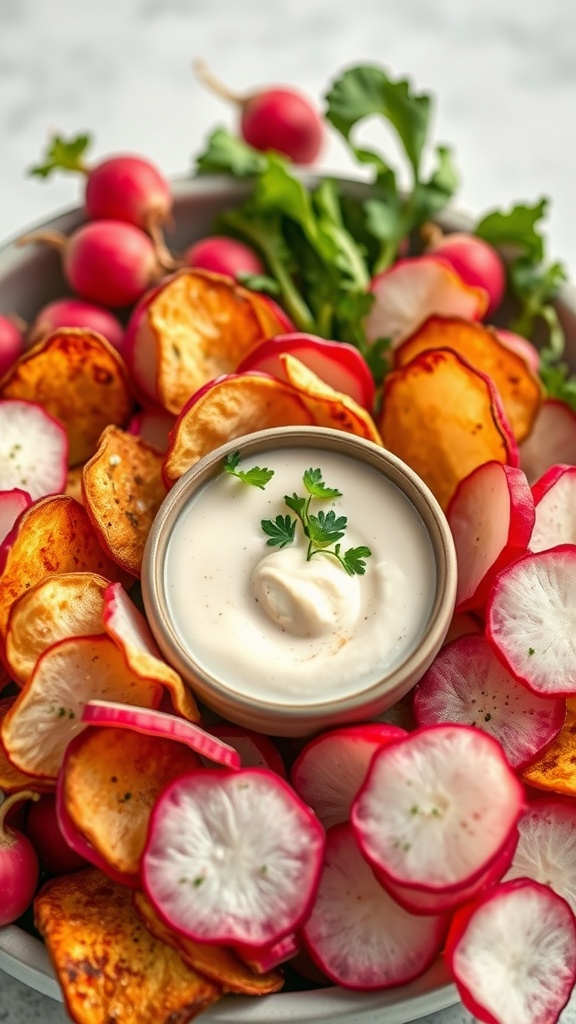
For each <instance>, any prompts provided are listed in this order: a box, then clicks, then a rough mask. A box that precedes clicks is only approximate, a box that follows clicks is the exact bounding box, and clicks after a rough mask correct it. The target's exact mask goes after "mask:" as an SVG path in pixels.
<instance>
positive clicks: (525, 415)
mask: <svg viewBox="0 0 576 1024" xmlns="http://www.w3.org/2000/svg"><path fill="white" fill-rule="evenodd" d="M437 348H449V349H451V350H452V351H453V352H456V353H457V354H458V355H459V356H461V357H462V359H465V360H466V362H467V363H470V365H471V366H473V367H474V369H475V370H480V372H481V373H485V374H486V375H487V376H488V377H490V380H491V381H492V382H493V384H494V385H495V387H496V390H497V391H498V394H499V395H500V398H501V399H502V405H503V406H504V412H505V413H506V416H507V417H508V420H509V422H510V426H511V427H512V432H513V434H514V437H515V438H516V441H517V442H518V444H520V442H521V441H523V440H524V438H525V437H527V436H528V434H529V433H530V431H531V429H532V426H533V424H534V422H535V420H536V416H537V414H538V410H539V408H540V404H541V402H542V398H543V391H542V385H541V383H540V381H539V380H538V377H537V376H536V374H535V373H533V371H532V370H531V369H530V367H529V366H528V364H527V363H526V362H525V361H524V359H522V357H521V356H520V355H518V353H517V352H514V351H513V350H512V349H511V348H508V347H507V346H506V345H504V344H503V342H501V341H500V339H499V338H498V335H497V334H496V331H495V330H493V329H492V328H490V327H485V326H484V325H483V324H480V323H478V322H477V321H474V320H463V319H461V318H459V317H442V316H431V317H430V318H429V319H428V320H426V322H425V323H423V324H422V326H421V327H419V328H418V330H417V331H416V333H415V334H412V335H411V337H409V338H407V339H406V341H404V342H402V344H401V345H400V346H399V347H398V348H397V349H395V351H394V367H395V368H399V367H401V366H406V364H407V363H409V362H410V361H411V360H412V359H414V357H415V356H417V355H419V354H420V352H425V351H427V350H430V349H437Z"/></svg>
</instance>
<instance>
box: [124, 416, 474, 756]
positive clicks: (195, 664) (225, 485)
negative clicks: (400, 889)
mask: <svg viewBox="0 0 576 1024" xmlns="http://www.w3.org/2000/svg"><path fill="white" fill-rule="evenodd" d="M232 453H237V457H238V458H239V463H238V466H239V468H240V469H241V470H243V471H246V470H252V469H253V468H255V467H257V466H258V467H261V468H266V469H268V470H269V471H271V472H272V473H273V476H272V477H271V479H270V480H269V481H268V482H267V483H266V484H265V486H263V487H260V486H251V485H250V484H247V483H245V482H243V481H242V480H241V479H239V478H238V477H237V476H235V475H232V474H230V473H228V472H226V470H225V460H226V458H227V457H228V456H230V455H231V454H232ZM310 470H312V471H316V472H318V471H319V472H320V473H321V477H322V480H323V482H324V484H325V485H326V486H327V487H328V488H331V489H332V490H335V491H337V492H339V493H337V495H336V496H333V497H327V498H318V497H310V495H309V493H308V492H307V490H306V488H305V486H304V484H303V477H304V474H305V473H306V472H308V471H310ZM295 496H297V497H301V500H302V501H308V500H309V506H306V507H309V512H310V514H311V515H313V516H314V515H315V516H316V520H315V521H318V519H321V517H323V516H324V517H329V516H330V515H332V516H334V517H335V518H334V520H333V521H334V522H335V523H336V524H337V525H339V526H340V527H341V533H340V534H339V535H338V537H335V542H334V543H331V544H328V545H327V546H326V547H324V548H322V549H319V550H316V551H314V553H313V554H311V552H310V547H311V545H310V541H309V538H308V537H307V536H306V535H305V531H304V527H303V524H302V522H301V521H300V519H299V517H298V515H297V514H296V513H295V512H294V509H293V507H292V505H291V506H288V505H287V504H286V500H285V499H286V497H288V498H289V499H291V501H292V503H293V502H294V497H295ZM285 518H287V519H288V520H289V521H291V524H292V531H293V537H292V539H290V540H286V538H285V537H284V535H283V534H282V531H281V536H280V537H277V541H278V542H277V543H276V542H275V541H274V538H270V536H269V532H266V525H265V524H268V530H270V529H271V530H272V533H273V534H274V533H275V530H274V524H277V522H278V519H280V521H281V525H282V526H284V525H285ZM338 542H339V543H338ZM335 549H336V550H335ZM357 549H360V551H361V552H368V554H367V556H366V557H365V559H363V563H362V564H361V565H360V566H359V569H360V571H359V572H350V571H349V568H347V567H346V565H344V564H342V560H341V558H340V559H339V557H338V555H339V554H340V556H342V553H344V552H345V551H350V550H352V551H354V552H356V551H357ZM455 592H456V556H455V551H454V545H453V541H452V536H451V533H450V529H449V527H448V524H447V522H446V519H445V517H444V514H443V513H442V510H441V509H440V506H439V505H438V503H437V501H436V499H435V498H434V497H433V495H432V494H431V492H430V491H429V490H428V488H427V487H426V486H425V485H424V484H423V483H422V481H421V480H420V478H419V477H417V476H416V474H415V473H414V472H412V470H411V469H409V468H408V466H406V465H405V464H404V463H402V462H401V461H400V460H399V459H397V458H396V457H395V456H393V455H391V454H390V453H389V452H388V451H386V450H385V449H383V448H381V447H379V446H378V445H376V444H373V443H372V442H370V441H365V440H363V439H360V438H358V437H356V436H354V435H351V434H345V433H343V432H342V431H338V430H331V429H324V428H320V427H278V428H274V429H269V430H262V431H259V432H257V433H254V434H249V435H247V436H245V437H243V438H236V439H235V440H233V441H230V442H229V443H228V444H226V445H223V446H222V447H220V448H218V449H217V450H215V451H213V452H211V453H210V454H209V455H207V456H205V457H204V458H203V459H201V460H200V461H199V462H198V463H196V464H195V465H194V466H193V467H192V468H191V469H190V470H188V471H187V472H186V473H185V474H184V476H182V477H181V478H180V480H179V481H178V483H177V484H176V485H175V487H173V489H172V490H171V491H170V492H169V494H168V496H167V498H166V499H165V501H164V503H163V505H162V507H161V509H160V512H159V513H158V515H157V517H156V520H155V523H154V526H153V528H152V530H151V533H150V535H149V538H148V543H147V546H146V552H145V556H144V564H143V572H142V594H143V599H144V604H145V608H146V614H147V618H148V621H149V623H150V626H151V628H152V630H153V632H154V634H155V637H156V640H157V642H158V644H159V646H160V648H161V650H162V652H163V654H164V656H165V657H166V659H167V660H168V661H169V662H170V663H171V664H172V665H173V666H174V667H175V668H177V670H178V671H179V672H180V673H181V674H182V675H183V676H184V678H185V679H187V680H188V682H189V683H190V685H191V686H192V688H193V690H194V692H195V693H196V694H197V696H198V697H199V699H200V700H201V701H202V702H203V703H204V704H206V705H207V706H208V707H210V708H211V709H212V710H213V711H215V712H216V713H217V714H219V715H221V716H222V717H223V718H226V719H229V720H230V721H232V722H235V723H237V724H238V725H243V726H245V727H247V728H251V729H256V730H258V731H260V732H265V733H270V734H271V735H275V736H304V735H308V734H310V733H313V732H316V731H318V730H319V729H323V728H327V727H330V726H336V725H342V724H344V723H349V722H355V721H361V720H367V719H369V718H374V717H376V716H377V715H379V714H381V713H382V712H384V711H386V710H387V708H389V707H390V706H391V705H392V704H394V703H396V702H397V701H398V700H399V699H400V698H401V697H403V696H404V695H405V694H406V693H407V692H408V690H409V689H410V688H411V687H412V686H413V685H414V683H415V682H416V681H417V680H418V679H419V678H420V677H421V676H422V674H423V673H424V672H425V670H426V668H427V667H428V666H429V664H430V663H431V661H432V660H433V658H434V656H435V654H436V653H437V651H438V649H439V647H440V645H441V644H442V641H443V639H444V637H445V634H446V632H447V630H448V626H449V624H450V620H451V617H452V613H453V610H454V601H455Z"/></svg>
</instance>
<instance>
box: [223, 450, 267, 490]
mask: <svg viewBox="0 0 576 1024" xmlns="http://www.w3.org/2000/svg"><path fill="white" fill-rule="evenodd" d="M239 462H240V452H229V453H228V455H227V456H226V458H225V459H224V469H225V470H226V472H227V473H229V474H230V476H235V477H237V478H238V480H242V481H243V482H244V483H245V484H251V486H252V487H259V488H260V490H261V491H263V490H264V488H265V486H266V484H267V483H268V481H269V480H271V479H272V477H273V476H274V470H273V469H262V468H261V467H260V466H253V467H252V469H238V464H239Z"/></svg>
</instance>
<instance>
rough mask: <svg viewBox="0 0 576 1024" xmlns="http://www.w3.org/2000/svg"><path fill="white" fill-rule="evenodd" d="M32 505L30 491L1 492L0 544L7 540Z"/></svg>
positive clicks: (15, 488) (16, 489) (17, 488)
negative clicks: (19, 517) (18, 520)
mask: <svg viewBox="0 0 576 1024" xmlns="http://www.w3.org/2000/svg"><path fill="white" fill-rule="evenodd" d="M31 504H32V498H31V497H30V495H29V494H28V491H23V490H21V489H20V488H19V487H13V488H12V490H10V491H0V544H2V543H3V541H5V540H6V537H7V536H8V534H9V533H10V532H11V531H12V530H13V529H14V524H15V522H16V520H17V519H18V516H19V515H20V513H21V512H24V510H25V509H27V508H28V507H29V506H30V505H31Z"/></svg>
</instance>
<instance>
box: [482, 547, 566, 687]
mask: <svg viewBox="0 0 576 1024" xmlns="http://www.w3.org/2000/svg"><path fill="white" fill-rule="evenodd" d="M575 608H576V546H574V545H573V544H560V545H558V546H557V547H555V548H550V549H549V550H547V551H538V552H535V553H532V552H529V553H528V554H527V555H524V556H523V557H522V558H519V559H518V560H517V561H516V562H512V564H511V565H509V566H507V567H506V568H505V569H503V570H502V572H501V573H500V574H499V576H497V577H496V580H495V581H494V584H493V587H492V590H491V591H490V595H489V597H488V603H487V607H486V634H487V636H488V639H489V641H490V644H491V645H492V647H493V649H494V651H495V653H496V655H497V657H498V658H499V659H500V661H501V662H502V664H503V665H505V666H506V668H507V669H508V671H509V672H511V673H512V675H514V676H515V677H516V679H518V680H519V681H520V682H521V683H523V684H524V685H525V686H527V687H528V689H530V690H532V691H533V692H534V693H540V694H543V695H548V696H554V695H556V696H558V695H564V696H570V695H571V694H574V693H576V635H575V634H574V609H575Z"/></svg>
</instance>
